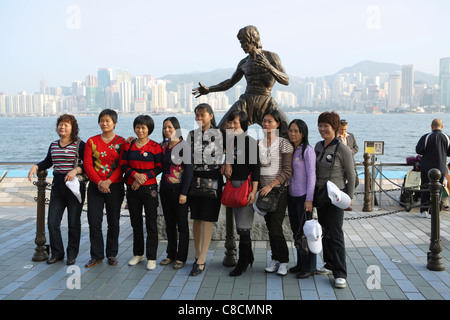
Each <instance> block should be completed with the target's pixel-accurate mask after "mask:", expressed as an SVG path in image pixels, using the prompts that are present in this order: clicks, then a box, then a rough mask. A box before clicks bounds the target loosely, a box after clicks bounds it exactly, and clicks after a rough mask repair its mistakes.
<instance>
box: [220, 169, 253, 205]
mask: <svg viewBox="0 0 450 320" xmlns="http://www.w3.org/2000/svg"><path fill="white" fill-rule="evenodd" d="M251 177H252V175H251V174H250V175H249V176H248V179H247V180H245V182H244V183H242V184H241V185H240V186H239V187H238V188H235V187H233V185H232V184H231V180H230V179H228V180H227V183H226V184H225V187H224V188H223V191H222V197H221V198H220V202H221V203H222V204H223V205H224V206H227V207H231V208H242V207H245V206H246V205H247V199H248V195H249V194H250V192H252V181H251Z"/></svg>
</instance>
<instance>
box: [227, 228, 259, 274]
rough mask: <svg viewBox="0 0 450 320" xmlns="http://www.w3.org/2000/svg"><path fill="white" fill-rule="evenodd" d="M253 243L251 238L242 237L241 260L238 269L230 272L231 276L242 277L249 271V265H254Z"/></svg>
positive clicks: (240, 241)
mask: <svg viewBox="0 0 450 320" xmlns="http://www.w3.org/2000/svg"><path fill="white" fill-rule="evenodd" d="M254 260H255V258H254V257H253V251H252V242H251V240H250V236H242V235H241V237H240V239H239V259H238V263H237V266H236V268H234V270H233V271H231V272H230V276H232V277H237V276H240V275H241V274H242V273H244V272H245V271H246V270H247V267H248V265H249V264H250V266H252V265H253V261H254Z"/></svg>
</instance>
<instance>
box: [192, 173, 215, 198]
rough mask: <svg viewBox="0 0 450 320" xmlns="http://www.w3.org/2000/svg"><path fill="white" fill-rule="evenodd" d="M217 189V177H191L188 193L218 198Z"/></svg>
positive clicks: (195, 195)
mask: <svg viewBox="0 0 450 320" xmlns="http://www.w3.org/2000/svg"><path fill="white" fill-rule="evenodd" d="M218 189H219V180H217V179H208V178H200V177H193V178H192V182H191V187H190V188H189V193H188V195H189V196H194V197H201V198H208V199H218V194H217V191H218Z"/></svg>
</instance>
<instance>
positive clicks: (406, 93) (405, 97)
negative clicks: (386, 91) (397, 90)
mask: <svg viewBox="0 0 450 320" xmlns="http://www.w3.org/2000/svg"><path fill="white" fill-rule="evenodd" d="M413 96H414V65H412V64H406V65H403V66H402V89H401V103H402V104H409V105H411V104H412V101H413Z"/></svg>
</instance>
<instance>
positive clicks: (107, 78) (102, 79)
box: [97, 68, 113, 88]
mask: <svg viewBox="0 0 450 320" xmlns="http://www.w3.org/2000/svg"><path fill="white" fill-rule="evenodd" d="M97 78H98V86H99V87H102V88H107V87H109V86H110V85H111V81H112V79H113V77H112V69H111V68H100V69H98V71H97Z"/></svg>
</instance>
